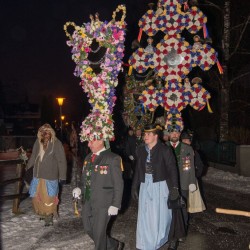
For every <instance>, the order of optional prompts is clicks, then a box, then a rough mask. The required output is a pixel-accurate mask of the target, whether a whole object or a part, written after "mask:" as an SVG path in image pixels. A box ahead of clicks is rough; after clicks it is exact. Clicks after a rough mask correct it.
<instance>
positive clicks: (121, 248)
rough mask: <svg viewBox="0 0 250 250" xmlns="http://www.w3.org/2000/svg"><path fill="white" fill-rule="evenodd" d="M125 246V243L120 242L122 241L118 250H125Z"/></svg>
mask: <svg viewBox="0 0 250 250" xmlns="http://www.w3.org/2000/svg"><path fill="white" fill-rule="evenodd" d="M124 246H125V244H124V243H123V242H120V241H119V243H118V247H117V250H123V249H124Z"/></svg>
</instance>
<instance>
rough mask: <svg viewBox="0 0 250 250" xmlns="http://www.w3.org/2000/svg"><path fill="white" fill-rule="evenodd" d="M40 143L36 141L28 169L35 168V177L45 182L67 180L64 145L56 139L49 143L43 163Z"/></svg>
mask: <svg viewBox="0 0 250 250" xmlns="http://www.w3.org/2000/svg"><path fill="white" fill-rule="evenodd" d="M39 150H40V143H39V141H38V139H37V140H36V141H35V143H34V146H33V149H32V154H31V157H30V159H29V161H28V164H27V168H30V167H32V166H34V170H33V176H34V177H36V178H42V179H45V180H58V179H60V180H66V175H67V161H66V156H65V152H64V148H63V145H62V143H61V142H60V141H59V140H58V139H57V138H55V139H54V141H53V142H51V141H50V142H49V143H48V148H47V150H46V151H45V153H44V156H43V159H42V161H40V157H39Z"/></svg>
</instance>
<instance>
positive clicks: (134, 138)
mask: <svg viewBox="0 0 250 250" xmlns="http://www.w3.org/2000/svg"><path fill="white" fill-rule="evenodd" d="M141 144H143V138H142V131H141V128H139V127H138V128H136V129H135V133H134V134H132V135H129V136H128V138H127V141H126V145H125V153H126V156H127V157H128V159H129V160H130V163H131V166H132V171H133V172H134V170H135V165H136V155H135V152H136V148H137V147H138V146H140V145H141Z"/></svg>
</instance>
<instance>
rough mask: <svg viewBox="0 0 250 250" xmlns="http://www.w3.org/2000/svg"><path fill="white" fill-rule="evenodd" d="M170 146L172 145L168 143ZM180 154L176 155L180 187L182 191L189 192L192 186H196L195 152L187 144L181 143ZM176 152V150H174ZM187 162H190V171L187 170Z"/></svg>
mask: <svg viewBox="0 0 250 250" xmlns="http://www.w3.org/2000/svg"><path fill="white" fill-rule="evenodd" d="M168 145H170V146H171V144H170V143H169V142H168ZM171 147H172V146H171ZM177 147H180V151H179V152H180V154H179V155H175V156H176V161H177V163H178V169H179V177H180V187H181V189H182V190H188V189H189V185H190V184H195V185H196V178H195V167H194V151H193V148H192V147H191V146H189V145H187V144H185V143H182V142H179V145H178V146H177ZM173 150H174V149H173ZM185 161H186V163H187V162H188V165H189V169H188V170H185V169H184V167H185Z"/></svg>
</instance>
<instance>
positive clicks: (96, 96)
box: [64, 5, 126, 141]
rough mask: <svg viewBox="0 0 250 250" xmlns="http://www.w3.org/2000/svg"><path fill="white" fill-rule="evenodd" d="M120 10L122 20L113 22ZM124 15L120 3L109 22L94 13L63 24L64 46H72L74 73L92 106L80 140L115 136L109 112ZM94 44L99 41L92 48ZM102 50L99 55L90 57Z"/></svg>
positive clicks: (121, 39)
mask: <svg viewBox="0 0 250 250" xmlns="http://www.w3.org/2000/svg"><path fill="white" fill-rule="evenodd" d="M120 11H122V12H123V14H122V17H121V20H120V21H116V20H115V18H116V13H118V12H120ZM125 16H126V8H125V6H123V5H119V6H118V7H117V9H116V10H115V11H114V12H113V15H112V20H111V21H110V22H107V21H104V22H103V21H100V19H99V14H98V13H96V14H95V16H92V15H90V22H88V23H84V24H83V25H82V26H76V25H75V23H73V22H68V23H66V24H65V25H64V30H65V32H66V35H67V37H68V38H69V41H67V45H68V46H70V47H72V50H71V52H72V59H73V61H74V62H75V63H76V68H75V72H74V75H75V76H79V77H80V78H81V80H82V81H81V83H80V85H81V86H82V88H83V91H84V92H85V93H87V95H88V98H89V103H90V105H91V107H92V112H91V113H90V114H89V115H88V116H87V117H86V119H85V120H84V121H83V123H82V126H81V133H80V139H81V141H86V140H87V141H91V140H95V139H98V140H100V139H103V140H113V139H114V133H113V119H112V111H113V107H114V105H115V100H116V96H115V87H116V86H117V84H118V80H117V76H118V73H119V71H120V70H121V66H122V58H123V56H124V53H123V51H124V40H125V22H124V19H125ZM68 26H73V27H74V29H75V30H74V32H73V34H72V36H71V35H70V34H69V33H68V31H67V28H68ZM94 43H96V44H98V47H97V48H95V49H94V48H93V44H94ZM101 50H102V52H103V55H102V56H101V58H99V59H98V60H96V61H93V60H91V58H94V57H95V56H97V55H98V53H99V52H100V51H101ZM96 68H98V69H99V73H98V72H97V70H96Z"/></svg>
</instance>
